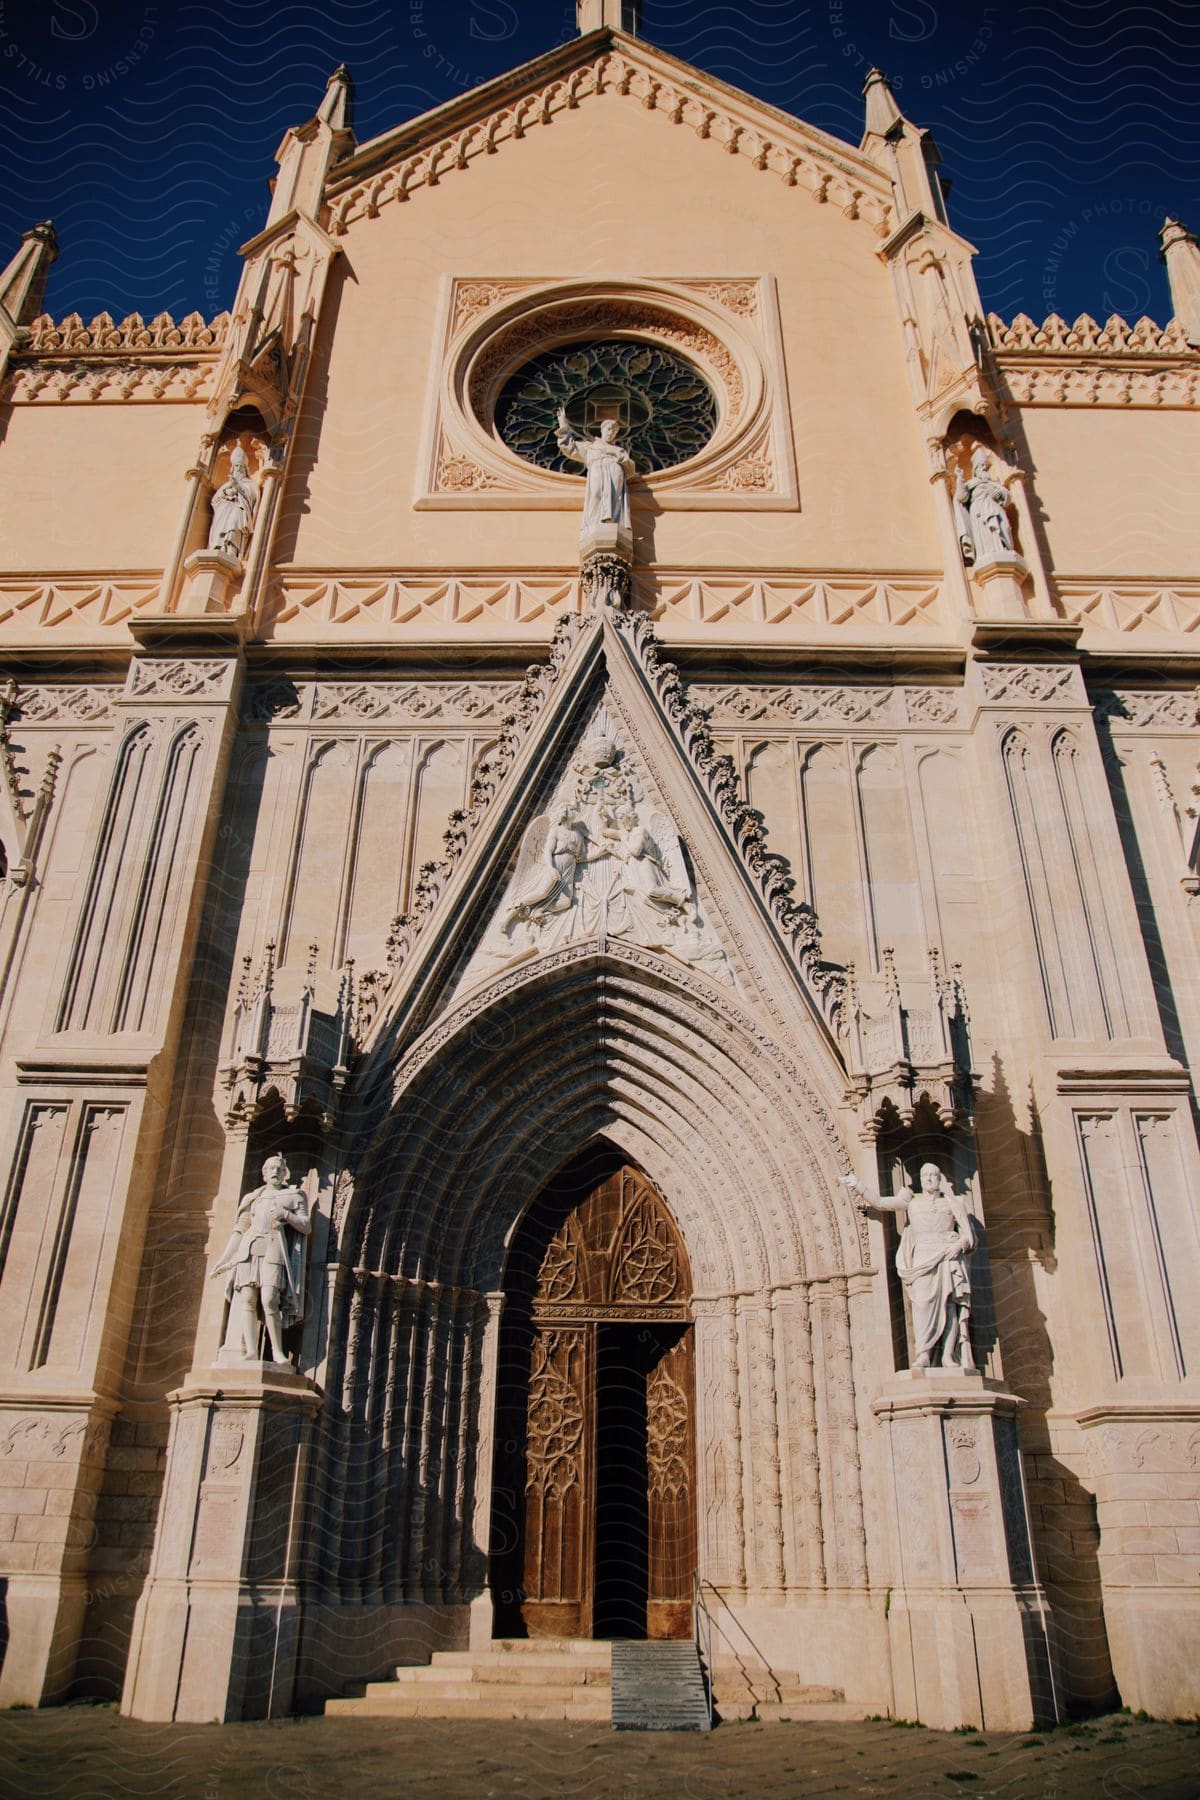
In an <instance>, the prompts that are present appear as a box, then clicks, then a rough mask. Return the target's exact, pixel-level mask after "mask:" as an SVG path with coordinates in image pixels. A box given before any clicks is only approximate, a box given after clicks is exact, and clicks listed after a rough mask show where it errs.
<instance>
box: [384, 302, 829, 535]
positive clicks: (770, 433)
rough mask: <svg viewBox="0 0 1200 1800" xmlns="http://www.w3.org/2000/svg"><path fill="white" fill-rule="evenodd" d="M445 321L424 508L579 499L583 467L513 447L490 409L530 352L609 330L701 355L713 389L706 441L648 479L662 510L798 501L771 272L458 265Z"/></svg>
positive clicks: (569, 505) (785, 506)
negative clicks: (579, 276)
mask: <svg viewBox="0 0 1200 1800" xmlns="http://www.w3.org/2000/svg"><path fill="white" fill-rule="evenodd" d="M438 330H439V343H438V346H437V352H436V354H435V355H434V356H433V357H432V358H431V369H432V374H431V384H432V391H431V393H430V397H429V405H428V412H427V417H428V426H427V432H426V441H425V445H424V448H423V452H422V455H421V459H420V463H419V467H420V469H421V477H420V480H421V486H420V489H419V491H418V493H417V495H416V496H415V501H414V504H415V505H416V506H417V507H418V508H422V509H429V508H470V509H472V510H477V509H478V508H480V507H493V508H505V509H507V508H514V507H516V508H522V509H523V508H530V509H537V510H543V509H545V510H555V511H558V510H561V511H573V510H576V509H577V508H578V507H579V505H580V484H579V478H578V476H574V475H564V474H558V473H556V472H555V471H553V470H549V469H543V468H539V467H538V466H537V465H536V464H534V463H531V462H527V461H526V460H525V459H524V458H523V457H520V456H518V455H516V454H515V452H513V451H512V450H510V449H509V448H508V446H507V445H506V444H505V443H504V442H503V441H502V439H501V438H500V436H499V434H498V432H497V431H496V430H495V428H494V425H493V417H494V409H495V404H496V400H497V398H498V396H499V394H500V391H501V389H502V388H503V386H504V383H505V382H506V381H507V380H508V378H509V376H510V375H512V374H513V373H514V372H515V371H516V370H517V369H518V368H520V366H521V365H522V363H524V362H526V361H527V360H528V359H529V357H530V356H532V355H535V354H536V353H537V352H538V351H540V350H545V349H548V348H550V347H552V346H553V345H555V344H564V343H569V342H571V341H572V340H574V339H578V338H585V337H593V336H603V337H618V338H620V337H628V338H630V339H635V340H642V341H649V342H657V343H661V344H663V345H665V346H666V347H667V348H669V349H671V350H673V351H675V352H676V353H677V354H679V355H682V356H683V357H684V358H685V359H686V360H688V361H689V362H692V363H694V364H695V365H696V367H697V368H698V369H699V370H700V371H701V372H702V373H703V375H704V376H705V378H706V379H707V381H708V382H709V384H710V385H711V387H712V389H713V391H714V393H715V394H716V396H717V403H718V419H717V428H716V431H715V432H714V434H713V436H712V438H711V439H710V440H709V442H708V443H707V444H706V445H705V446H704V448H703V449H702V450H701V451H699V452H698V453H697V455H695V456H693V457H689V458H688V459H687V460H686V461H684V462H681V463H677V464H676V465H675V466H674V467H672V468H670V469H662V470H658V471H656V472H655V473H653V474H651V475H648V476H646V477H645V478H644V487H645V489H646V490H647V491H648V492H649V494H650V495H651V496H652V498H653V503H654V505H655V507H657V508H664V509H683V510H705V511H708V510H734V511H760V510H771V511H786V512H795V511H798V510H799V507H800V497H799V492H798V488H797V482H796V458H795V451H794V446H793V442H792V431H791V411H790V407H789V404H788V394H787V382H786V376H785V371H784V359H783V344H782V336H781V332H780V325H779V313H778V304H777V300H776V294H775V284H774V281H773V280H772V279H771V278H770V277H769V276H761V275H760V276H738V277H733V276H720V277H717V276H712V277H699V276H697V277H687V278H679V277H672V278H671V279H669V280H630V279H625V280H607V281H597V280H594V279H593V280H579V281H572V280H561V281H548V280H545V279H542V280H535V279H532V278H530V279H517V278H513V277H486V276H475V277H469V278H468V277H465V276H454V277H450V278H448V279H447V281H446V282H445V284H444V290H443V306H442V308H441V311H440V323H439V327H438ZM640 485H642V484H641V483H639V486H640Z"/></svg>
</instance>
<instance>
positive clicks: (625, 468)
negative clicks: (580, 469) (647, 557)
mask: <svg viewBox="0 0 1200 1800" xmlns="http://www.w3.org/2000/svg"><path fill="white" fill-rule="evenodd" d="M558 447H559V449H560V450H561V451H562V453H563V455H564V456H569V457H570V458H571V461H572V462H581V463H583V464H584V466H585V467H586V469H587V487H586V489H585V490H584V497H583V527H582V535H583V536H585V537H586V535H587V534H588V532H590V531H592V530H594V529H595V527H596V526H598V525H619V526H622V527H623V528H624V529H625V530H626V531H629V530H630V529H631V520H630V512H629V477H630V476H631V475H632V474H634V473H635V464H634V460H633V458H632V456H630V454H629V452H628V450H627V449H626V448H625V446H624V444H618V442H617V421H616V420H615V419H605V420H604V422H603V424H602V425H601V427H600V436H599V437H598V438H589V437H580V436H579V435H578V433H577V432H576V431H575V429H574V427H573V426H572V425H571V423H570V421H569V420H568V418H567V414H566V409H565V408H564V407H561V406H560V407H559V409H558Z"/></svg>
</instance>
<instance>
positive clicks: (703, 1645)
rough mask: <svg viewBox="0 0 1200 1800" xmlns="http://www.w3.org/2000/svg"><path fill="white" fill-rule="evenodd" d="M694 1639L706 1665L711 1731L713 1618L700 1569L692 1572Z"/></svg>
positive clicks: (698, 1654)
mask: <svg viewBox="0 0 1200 1800" xmlns="http://www.w3.org/2000/svg"><path fill="white" fill-rule="evenodd" d="M702 1615H703V1619H704V1640H703V1642H702V1641H701V1637H700V1631H701V1625H700V1620H701V1616H702ZM692 1637H693V1638H694V1639H695V1643H696V1655H697V1656H698V1657H699V1658H700V1660H701V1661H702V1662H703V1664H704V1676H705V1680H704V1694H705V1699H706V1700H707V1702H708V1728H709V1730H710V1731H711V1730H712V1722H713V1658H712V1641H713V1616H712V1614H711V1613H710V1612H709V1610H708V1602H707V1600H705V1598H704V1588H703V1586H702V1585H701V1581H700V1571H699V1569H693V1570H692Z"/></svg>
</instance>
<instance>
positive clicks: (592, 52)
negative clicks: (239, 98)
mask: <svg viewBox="0 0 1200 1800" xmlns="http://www.w3.org/2000/svg"><path fill="white" fill-rule="evenodd" d="M602 99H608V100H613V101H617V102H620V103H623V104H628V105H631V106H637V107H639V108H640V109H642V110H643V111H644V112H646V113H650V114H654V115H655V116H657V117H658V118H659V119H660V120H661V121H662V125H663V129H664V130H666V129H674V130H683V131H685V132H687V133H689V134H690V135H691V136H693V137H694V138H695V139H697V140H699V141H701V142H702V143H703V144H704V146H705V148H706V150H707V151H709V152H711V153H715V152H717V151H724V152H726V153H728V154H729V155H733V156H737V157H738V158H739V159H742V160H744V161H745V162H746V164H747V166H748V167H749V168H751V169H753V170H756V171H758V172H759V173H762V174H765V175H769V176H773V177H774V178H775V179H777V180H781V181H783V182H784V183H786V185H787V186H789V187H792V188H797V189H799V190H801V191H802V192H806V193H807V194H809V195H811V197H812V198H813V199H815V200H818V201H820V202H822V203H828V204H831V205H833V206H835V207H837V208H838V209H839V210H841V211H842V212H844V213H845V214H846V216H847V217H848V218H850V219H865V220H868V221H869V222H870V223H871V224H872V225H873V226H874V227H875V230H876V232H877V233H878V234H879V235H880V236H883V235H886V232H887V230H888V229H889V226H890V218H891V202H892V194H891V185H890V182H889V181H888V179H887V177H886V176H885V175H884V173H883V171H881V170H880V169H879V168H878V167H877V166H876V165H875V164H874V163H873V162H871V161H870V160H869V159H868V158H867V157H866V156H864V155H863V154H862V153H861V152H860V151H858V150H856V149H854V148H853V147H852V146H851V145H849V144H844V143H841V142H840V141H839V140H838V139H836V138H833V137H830V136H828V135H827V134H826V133H824V132H821V131H818V130H817V129H816V128H815V127H813V126H811V125H807V124H805V123H804V122H803V121H801V120H799V119H795V118H792V117H791V116H790V115H789V114H787V113H785V112H781V111H780V110H779V109H778V108H776V107H773V106H770V105H768V104H767V103H766V102H765V101H762V100H757V99H755V98H754V97H753V96H752V95H750V94H746V93H743V92H742V91H741V90H740V89H738V88H735V87H731V86H729V85H728V84H727V83H726V82H723V81H720V80H718V79H717V78H716V77H714V76H711V75H706V74H705V73H703V71H701V70H699V69H696V68H693V67H692V66H691V65H690V64H688V63H685V62H681V61H680V60H679V59H678V58H676V57H673V56H669V55H668V54H667V53H666V52H664V51H661V50H657V49H655V48H654V46H653V45H651V44H647V43H646V42H645V41H644V40H643V39H641V38H632V37H628V36H627V35H626V34H625V33H623V32H620V31H614V30H611V29H605V30H602V31H595V32H590V33H588V34H587V35H586V36H584V37H579V38H576V39H574V40H572V41H571V42H570V43H568V44H565V45H559V46H556V47H555V48H554V49H553V50H549V51H547V52H546V53H545V54H544V55H543V56H539V57H536V58H534V59H533V61H531V62H528V63H525V64H523V65H522V66H521V67H519V68H517V69H514V70H512V71H511V72H510V73H509V74H507V75H503V76H500V77H499V78H497V79H496V80H495V81H491V82H487V83H485V84H484V85H483V86H482V87H479V88H475V89H473V90H472V91H471V92H470V93H468V94H465V95H463V96H461V97H460V98H458V99H455V100H452V101H449V102H447V103H446V104H445V105H443V106H439V107H435V108H434V109H433V110H432V111H430V112H428V113H424V114H422V115H421V117H420V118H417V119H414V120H412V121H410V122H409V123H408V124H405V125H403V126H400V127H398V128H397V129H396V130H394V131H390V132H386V133H384V134H383V135H382V136H380V137H377V138H374V139H372V140H371V142H369V143H367V144H364V145H362V146H361V147H360V148H359V149H358V150H357V151H356V152H355V153H354V155H353V156H351V157H348V158H346V159H345V160H344V161H342V162H340V163H338V164H337V165H336V167H335V168H334V170H332V171H331V174H330V178H329V180H328V182H327V184H326V190H325V199H326V201H327V203H328V206H329V209H330V211H329V222H330V229H331V230H332V231H333V232H334V234H335V235H337V234H339V233H341V232H344V231H345V230H346V228H347V226H348V225H349V224H351V223H352V222H353V221H354V220H356V219H359V218H364V217H368V218H369V217H373V216H374V215H375V214H376V213H377V212H378V211H379V209H380V207H381V206H384V205H386V204H387V203H388V202H390V201H403V200H407V199H409V197H410V196H411V195H412V194H413V193H414V192H415V191H416V190H417V189H419V188H434V187H436V186H437V185H438V184H439V183H440V182H441V181H442V180H444V179H446V178H449V177H452V176H453V175H454V174H455V172H456V171H459V170H465V169H468V168H469V167H470V166H471V164H472V163H473V162H474V161H475V160H476V159H477V158H478V157H481V156H490V155H495V154H496V153H498V152H499V151H500V150H501V149H502V148H503V146H504V145H505V144H506V143H510V142H513V141H515V140H519V139H521V138H523V137H525V136H526V135H528V133H530V132H532V131H535V130H540V129H542V128H543V127H545V126H549V125H552V124H553V123H554V121H555V119H556V118H558V117H560V116H561V115H562V114H564V113H570V112H574V111H576V110H577V109H578V108H580V107H583V106H591V105H593V104H596V103H597V102H598V101H600V100H602Z"/></svg>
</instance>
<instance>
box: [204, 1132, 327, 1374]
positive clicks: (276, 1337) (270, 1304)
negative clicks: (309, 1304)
mask: <svg viewBox="0 0 1200 1800" xmlns="http://www.w3.org/2000/svg"><path fill="white" fill-rule="evenodd" d="M311 1231H312V1218H311V1214H310V1209H309V1205H308V1202H307V1201H306V1200H305V1197H304V1195H303V1194H302V1193H301V1191H300V1189H299V1188H298V1187H295V1186H293V1184H292V1177H291V1171H290V1170H289V1168H288V1166H287V1163H286V1162H285V1161H284V1159H283V1157H282V1156H270V1157H268V1158H267V1160H266V1162H265V1163H264V1164H263V1186H262V1187H258V1188H253V1189H251V1191H250V1193H248V1194H246V1195H245V1196H244V1197H243V1199H242V1201H241V1204H240V1205H239V1207H238V1212H237V1223H236V1224H235V1225H234V1228H233V1234H232V1236H231V1237H230V1239H229V1242H228V1243H227V1244H226V1246H225V1249H224V1250H223V1251H222V1253H221V1255H220V1257H219V1258H218V1259H217V1261H216V1262H215V1263H214V1265H213V1267H212V1269H211V1271H210V1273H211V1274H212V1275H226V1274H227V1275H228V1281H227V1283H226V1290H225V1291H226V1297H227V1298H228V1300H229V1324H228V1327H227V1329H226V1332H225V1343H224V1345H223V1348H224V1349H225V1350H232V1351H235V1352H237V1353H238V1354H240V1355H241V1356H243V1357H244V1358H245V1360H246V1361H247V1362H257V1361H258V1312H259V1308H260V1307H261V1309H262V1316H263V1320H264V1322H265V1324H266V1327H267V1337H268V1339H269V1341H270V1345H271V1358H272V1361H274V1362H277V1363H288V1364H290V1363H291V1357H290V1356H288V1354H287V1352H286V1351H285V1350H284V1347H283V1334H284V1332H285V1331H286V1330H287V1328H288V1326H289V1325H294V1324H295V1323H296V1321H297V1320H298V1319H301V1318H303V1316H304V1240H305V1238H306V1237H308V1235H309V1234H310V1232H311Z"/></svg>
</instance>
